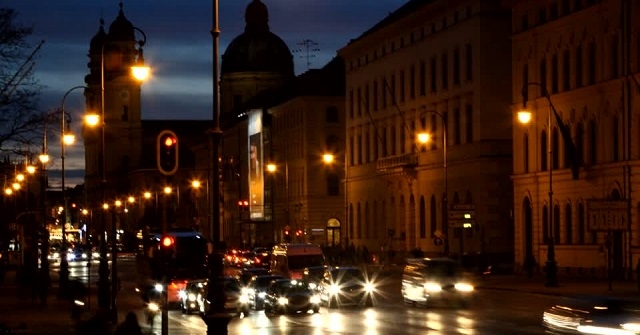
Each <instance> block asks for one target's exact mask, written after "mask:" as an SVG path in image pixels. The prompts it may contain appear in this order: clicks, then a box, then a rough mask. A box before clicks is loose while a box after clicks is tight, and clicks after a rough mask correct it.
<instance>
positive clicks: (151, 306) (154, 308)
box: [149, 302, 160, 312]
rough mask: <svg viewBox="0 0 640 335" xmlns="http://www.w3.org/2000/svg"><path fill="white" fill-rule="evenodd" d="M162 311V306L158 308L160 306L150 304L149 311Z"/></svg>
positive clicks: (153, 303)
mask: <svg viewBox="0 0 640 335" xmlns="http://www.w3.org/2000/svg"><path fill="white" fill-rule="evenodd" d="M159 309H160V306H158V304H156V303H155V302H150V303H149V310H151V311H153V312H155V311H157V310H159Z"/></svg>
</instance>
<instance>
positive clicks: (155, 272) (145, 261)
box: [137, 228, 210, 305]
mask: <svg viewBox="0 0 640 335" xmlns="http://www.w3.org/2000/svg"><path fill="white" fill-rule="evenodd" d="M166 235H169V236H171V237H173V239H174V241H175V252H174V257H173V258H171V259H170V260H167V259H162V258H161V257H160V252H159V251H160V249H159V248H160V242H161V239H162V237H163V236H164V234H163V233H162V232H161V231H160V230H154V231H150V232H149V233H148V234H147V236H146V240H145V241H144V243H143V246H144V247H143V248H144V252H143V253H141V254H139V255H138V258H137V262H138V275H139V278H138V283H139V284H138V285H139V289H140V290H141V293H143V294H145V293H147V292H148V291H149V290H152V289H154V287H156V284H160V283H161V280H162V278H165V279H166V281H167V282H166V285H167V299H168V302H169V304H170V305H177V304H179V303H180V294H179V293H180V291H181V290H184V289H185V288H186V286H187V283H189V282H192V281H204V280H207V279H208V277H209V272H208V264H207V262H208V257H209V251H210V243H209V241H208V240H207V239H206V238H205V237H204V236H203V235H202V234H200V233H199V232H197V231H195V230H193V229H188V228H184V229H183V228H172V229H170V230H168V231H167V232H166Z"/></svg>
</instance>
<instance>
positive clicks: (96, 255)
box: [91, 252, 100, 258]
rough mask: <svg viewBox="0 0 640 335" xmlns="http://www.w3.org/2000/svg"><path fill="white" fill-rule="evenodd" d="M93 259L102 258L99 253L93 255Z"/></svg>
mask: <svg viewBox="0 0 640 335" xmlns="http://www.w3.org/2000/svg"><path fill="white" fill-rule="evenodd" d="M91 257H92V258H100V253H99V252H94V253H92V254H91Z"/></svg>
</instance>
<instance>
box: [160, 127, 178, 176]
mask: <svg viewBox="0 0 640 335" xmlns="http://www.w3.org/2000/svg"><path fill="white" fill-rule="evenodd" d="M156 161H157V164H158V170H159V171H160V172H161V173H162V174H164V175H166V176H170V175H172V174H174V173H176V171H178V162H179V156H178V136H176V133H174V132H173V131H171V130H163V131H161V132H160V134H158V139H157V143H156Z"/></svg>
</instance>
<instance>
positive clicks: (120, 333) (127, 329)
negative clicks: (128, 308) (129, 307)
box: [113, 312, 142, 335]
mask: <svg viewBox="0 0 640 335" xmlns="http://www.w3.org/2000/svg"><path fill="white" fill-rule="evenodd" d="M113 335H142V328H141V327H140V324H139V323H138V317H137V316H136V314H135V313H133V312H129V313H127V316H126V317H125V318H124V321H122V323H121V324H119V325H118V327H116V331H115V332H114V333H113Z"/></svg>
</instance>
